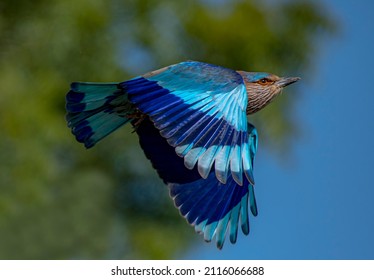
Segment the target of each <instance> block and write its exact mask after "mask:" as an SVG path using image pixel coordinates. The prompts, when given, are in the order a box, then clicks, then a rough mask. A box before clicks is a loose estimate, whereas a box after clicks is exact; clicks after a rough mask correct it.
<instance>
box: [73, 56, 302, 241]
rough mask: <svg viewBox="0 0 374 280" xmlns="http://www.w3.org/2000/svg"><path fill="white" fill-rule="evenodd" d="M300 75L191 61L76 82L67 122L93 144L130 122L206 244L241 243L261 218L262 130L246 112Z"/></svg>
mask: <svg viewBox="0 0 374 280" xmlns="http://www.w3.org/2000/svg"><path fill="white" fill-rule="evenodd" d="M297 80H298V78H279V77H278V76H275V75H272V74H268V73H254V72H244V71H234V70H231V69H227V68H224V67H220V66H215V65H212V64H207V63H202V62H195V61H187V62H181V63H179V64H175V65H171V66H168V67H165V68H162V69H159V70H156V71H153V72H149V73H147V74H145V75H143V76H139V77H136V78H134V79H131V80H129V81H125V82H121V83H73V84H72V85H71V90H70V92H69V93H68V94H67V97H66V100H67V105H66V108H67V111H68V114H67V121H68V126H69V127H71V129H72V132H73V134H74V135H75V136H76V138H77V140H78V141H79V142H83V143H84V144H85V146H86V147H87V148H90V147H92V146H93V145H95V144H96V143H97V142H98V141H99V140H101V139H102V138H103V137H105V136H107V135H108V134H109V133H111V132H113V131H114V130H116V129H117V128H118V127H120V126H122V125H124V124H125V123H128V122H131V123H132V125H133V126H134V127H135V131H136V132H137V134H138V136H139V142H140V145H141V147H142V149H143V151H144V153H145V155H146V156H147V158H148V159H149V160H150V161H151V162H152V165H153V167H154V168H155V169H156V170H157V172H158V174H159V176H160V177H161V178H162V179H163V181H164V182H165V183H166V184H167V185H168V187H169V189H170V195H171V197H172V198H173V199H174V203H175V205H176V207H178V209H179V211H180V213H181V214H182V215H183V216H184V217H185V218H186V219H187V221H188V222H189V223H190V224H192V225H194V226H195V229H196V231H198V232H202V233H203V234H204V239H205V240H206V241H211V240H212V238H213V237H214V236H215V237H216V243H217V246H218V247H219V248H221V247H222V246H223V243H224V240H225V235H226V231H227V229H228V228H229V229H228V231H229V236H230V237H229V238H230V241H231V242H232V243H235V242H236V238H237V229H238V223H239V219H240V225H241V228H242V231H243V233H244V234H248V233H249V220H248V202H249V205H250V210H251V212H252V214H253V215H254V216H256V215H257V206H256V200H255V197H254V189H253V186H254V178H253V160H254V156H255V153H256V150H257V138H258V137H257V131H256V129H255V127H254V126H253V125H251V124H249V123H247V114H252V113H255V112H257V111H258V110H260V109H261V108H263V107H264V106H266V105H267V104H268V103H269V102H270V101H271V100H272V99H273V98H274V97H275V96H276V95H277V94H278V93H279V92H280V91H281V89H282V88H283V87H284V86H286V85H288V84H291V83H293V82H295V81H297Z"/></svg>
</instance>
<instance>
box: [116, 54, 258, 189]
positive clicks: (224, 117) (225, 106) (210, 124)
mask: <svg viewBox="0 0 374 280" xmlns="http://www.w3.org/2000/svg"><path fill="white" fill-rule="evenodd" d="M121 86H122V87H123V89H124V90H125V91H126V92H127V93H128V96H129V100H130V101H131V102H132V103H133V104H134V105H135V106H136V107H137V108H138V109H139V110H140V111H141V112H142V113H144V114H147V115H148V116H149V117H150V119H151V120H152V121H153V122H154V125H155V126H156V127H157V128H158V129H159V130H160V133H161V135H162V136H163V137H165V138H166V139H167V141H168V143H169V144H170V145H171V146H173V147H174V148H175V152H176V153H177V154H178V155H179V156H181V157H183V158H184V164H185V166H186V167H187V168H189V169H193V168H194V167H195V166H196V165H197V167H198V168H197V170H198V172H199V174H200V175H201V177H203V178H207V177H208V175H209V174H210V171H211V169H212V166H213V165H214V170H215V174H216V177H217V179H218V180H219V181H220V182H222V183H225V182H226V181H227V178H228V176H229V174H231V176H232V178H233V179H234V180H235V181H236V182H237V183H238V184H239V185H243V182H244V180H243V173H244V174H245V175H246V177H247V179H248V180H249V181H250V182H251V183H252V184H254V182H253V174H252V167H251V166H250V162H251V158H250V153H249V145H250V144H249V139H248V129H247V119H246V107H247V92H246V89H245V86H244V82H243V79H242V77H241V75H240V74H238V73H237V72H236V71H233V70H230V69H227V68H223V67H219V66H214V65H211V64H206V63H201V62H193V61H192V62H183V63H179V64H176V65H172V66H170V67H167V68H163V69H160V70H158V71H154V72H151V73H149V74H146V75H144V76H143V77H138V78H135V79H133V80H130V81H127V82H123V83H121Z"/></svg>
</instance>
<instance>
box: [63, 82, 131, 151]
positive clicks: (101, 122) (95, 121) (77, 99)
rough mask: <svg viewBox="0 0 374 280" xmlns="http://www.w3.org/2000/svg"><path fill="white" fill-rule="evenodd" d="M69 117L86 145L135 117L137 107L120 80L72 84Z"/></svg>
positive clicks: (70, 123) (67, 100)
mask: <svg viewBox="0 0 374 280" xmlns="http://www.w3.org/2000/svg"><path fill="white" fill-rule="evenodd" d="M66 110H67V112H68V113H67V115H66V121H67V123H68V126H69V127H70V128H71V130H72V133H73V134H74V135H75V137H76V139H77V140H78V141H79V142H81V143H84V145H85V146H86V148H90V147H92V146H94V145H95V144H96V143H97V142H98V141H99V140H101V139H102V138H104V137H105V136H107V135H108V134H110V133H111V132H113V131H114V130H116V129H117V128H119V127H120V126H122V125H124V124H126V123H128V122H129V121H131V115H133V114H134V108H133V106H132V105H131V103H130V102H129V100H128V97H127V93H126V92H125V91H124V90H123V89H122V88H121V87H120V85H119V84H118V83H82V82H74V83H72V84H71V88H70V91H69V92H68V94H67V95H66Z"/></svg>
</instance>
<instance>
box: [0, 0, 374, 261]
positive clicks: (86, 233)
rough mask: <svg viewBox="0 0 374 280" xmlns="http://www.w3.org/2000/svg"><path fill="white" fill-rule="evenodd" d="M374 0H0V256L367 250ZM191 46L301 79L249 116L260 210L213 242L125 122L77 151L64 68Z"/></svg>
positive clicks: (223, 255) (137, 69) (263, 255)
mask: <svg viewBox="0 0 374 280" xmlns="http://www.w3.org/2000/svg"><path fill="white" fill-rule="evenodd" d="M373 30H374V4H373V2H372V1H364V0H357V1H354V2H351V1H338V0H332V1H330V0H329V1H322V0H320V1H298V0H294V1H291V0H290V1H271V0H268V1H261V2H259V1H249V0H248V1H244V0H216V1H215V0H189V1H172V0H164V1H160V0H157V1H156V0H126V1H120V0H90V1H88V0H80V1H76V0H74V1H73V0H55V1H47V0H35V1H26V0H18V1H14V0H13V1H10V0H2V1H1V2H0V34H1V36H0V135H1V138H0V258H1V259H373V258H374V219H373V214H374V204H373V198H374V192H373V189H374V184H373V176H372V174H373V171H372V169H373V167H374V148H373V143H374V134H373V129H374V113H373V108H372V104H373V102H374V97H373V96H374V94H373V89H372V80H373V70H372V69H373V62H374V59H373V54H372V50H373V48H374V43H373V42H374V40H373V37H374V35H373ZM187 59H192V60H199V61H205V62H210V63H214V64H218V65H222V66H226V67H229V68H233V69H239V70H247V71H266V72H272V73H276V74H278V75H280V76H287V75H289V76H300V77H302V80H301V81H300V82H299V83H297V84H295V85H292V86H291V87H289V88H287V89H286V90H285V91H284V92H285V93H284V94H283V95H281V96H280V97H278V98H277V99H276V100H275V102H273V103H272V104H271V105H270V106H268V107H267V108H266V109H264V110H263V111H261V112H259V113H257V114H256V116H253V117H251V118H250V122H251V123H253V124H254V125H255V126H256V127H257V129H258V131H259V137H260V143H259V151H258V154H257V158H256V163H255V178H256V190H257V199H258V206H259V216H258V217H256V218H252V219H251V233H250V235H249V236H248V237H245V236H243V235H242V234H240V236H239V239H238V242H237V243H238V244H236V245H231V244H229V242H228V241H227V243H226V245H225V246H224V248H223V250H222V251H219V250H217V249H216V248H215V245H214V244H209V243H205V242H204V241H203V238H202V236H199V235H197V234H195V233H194V230H193V228H192V227H190V226H188V224H187V223H186V222H185V220H184V219H183V218H182V217H180V216H179V213H178V211H177V209H175V208H174V206H173V203H172V201H171V199H170V198H169V196H168V192H167V188H166V187H165V186H164V185H163V184H162V182H161V180H160V179H159V178H158V176H157V174H156V173H155V171H154V170H153V169H152V168H151V165H150V163H149V162H148V161H147V160H146V158H145V156H144V155H143V152H142V151H141V149H140V147H139V146H138V142H137V141H138V139H137V137H136V135H135V134H133V133H131V131H132V130H131V127H123V128H121V129H120V130H118V131H117V132H115V133H114V134H113V135H111V136H109V137H108V138H106V139H105V140H103V141H101V142H100V143H99V144H98V145H97V146H95V147H94V148H92V149H90V150H86V149H85V148H84V147H83V145H81V144H79V143H77V142H76V141H75V139H74V137H73V136H72V135H71V133H70V131H69V129H68V128H67V127H66V122H65V119H64V116H65V108H64V106H65V94H66V92H67V91H68V90H69V84H70V83H71V82H72V81H96V82H110V81H124V80H126V79H129V78H132V77H134V76H137V75H140V74H143V73H145V72H147V71H151V70H154V69H158V68H161V67H163V66H166V65H169V64H173V63H177V62H180V61H183V60H187Z"/></svg>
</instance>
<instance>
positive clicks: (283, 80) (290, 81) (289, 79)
mask: <svg viewBox="0 0 374 280" xmlns="http://www.w3.org/2000/svg"><path fill="white" fill-rule="evenodd" d="M298 80H300V78H299V77H285V78H280V79H279V80H278V81H277V82H276V84H277V85H278V86H279V87H281V88H283V87H286V86H288V85H290V84H293V83H296V82H297V81H298Z"/></svg>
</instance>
